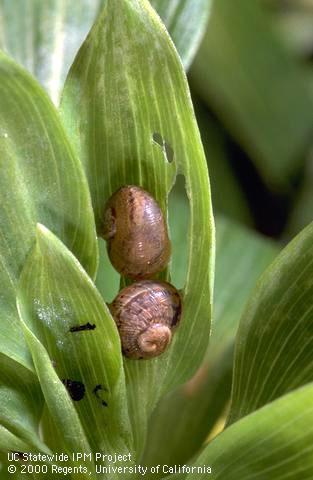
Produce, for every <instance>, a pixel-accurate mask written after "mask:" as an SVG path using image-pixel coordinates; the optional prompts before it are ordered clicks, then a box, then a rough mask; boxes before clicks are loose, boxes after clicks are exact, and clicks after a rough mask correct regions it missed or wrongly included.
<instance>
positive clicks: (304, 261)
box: [229, 223, 313, 422]
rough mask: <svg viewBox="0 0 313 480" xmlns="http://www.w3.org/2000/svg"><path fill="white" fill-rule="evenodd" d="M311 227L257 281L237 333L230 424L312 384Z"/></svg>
mask: <svg viewBox="0 0 313 480" xmlns="http://www.w3.org/2000/svg"><path fill="white" fill-rule="evenodd" d="M312 278H313V223H312V224H310V225H309V226H308V227H307V228H306V229H305V230H303V231H302V232H301V233H300V234H299V235H298V236H297V237H296V238H295V239H294V240H293V241H292V242H291V243H290V244H288V245H287V247H286V248H285V249H284V250H283V251H282V252H281V253H280V255H279V256H278V257H277V258H276V259H275V261H274V262H273V263H272V264H271V266H270V267H269V268H268V269H267V270H266V272H265V273H264V274H263V276H262V277H261V279H260V280H259V282H258V284H257V287H256V289H255V290H254V292H253V294H252V295H251V297H250V300H249V302H248V304H247V307H246V309H245V312H244V314H243V316H242V318H241V323H240V326H239V330H238V333H237V341H236V354H235V364H234V384H233V392H232V404H231V412H230V418H229V422H234V421H235V420H237V419H238V418H241V417H243V416H244V415H247V414H248V413H250V412H253V411H254V410H256V409H258V408H260V407H261V406H263V405H265V404H266V403H268V402H271V401H273V400H274V399H275V398H277V397H280V396H281V395H284V394H285V393H286V392H289V391H290V390H293V389H295V388H297V387H299V386H301V385H304V384H305V383H308V382H311V381H312V380H313V374H312V372H313V370H312V364H313V354H312V352H313V332H312V325H311V319H312V307H313V301H312V299H313V280H312Z"/></svg>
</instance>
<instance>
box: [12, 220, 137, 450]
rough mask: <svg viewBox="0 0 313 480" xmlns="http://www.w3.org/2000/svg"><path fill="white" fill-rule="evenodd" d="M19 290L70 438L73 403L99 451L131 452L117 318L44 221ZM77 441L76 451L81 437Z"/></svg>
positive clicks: (48, 389) (40, 365)
mask: <svg viewBox="0 0 313 480" xmlns="http://www.w3.org/2000/svg"><path fill="white" fill-rule="evenodd" d="M18 293H19V295H18V305H19V310H20V313H21V317H22V319H23V321H24V323H25V325H26V326H25V330H26V335H27V340H28V342H29V344H30V348H31V351H32V355H33V360H34V363H35V367H36V371H37V375H38V377H39V379H40V383H41V385H42V389H43V393H44V395H45V400H46V403H47V405H48V409H49V411H50V413H53V420H54V422H55V423H56V425H57V427H58V429H62V430H61V431H62V434H63V438H64V439H65V440H66V438H67V437H68V436H70V433H67V428H71V422H72V419H71V418H72V417H71V415H73V413H69V414H68V417H67V418H66V420H67V426H65V418H64V419H63V421H62V415H65V413H62V412H63V410H64V409H63V407H62V404H63V403H65V404H67V405H66V408H67V409H68V411H69V412H70V410H71V409H72V410H73V412H74V413H75V415H76V417H77V421H76V423H77V422H78V426H77V429H79V428H80V429H81V431H82V432H84V435H86V437H87V439H88V442H89V444H90V447H91V449H92V450H93V451H96V452H99V451H106V452H107V453H112V452H117V451H119V452H121V453H122V452H124V451H126V452H129V449H130V448H131V438H130V435H129V432H128V431H127V422H128V416H127V405H126V394H125V389H124V387H125V385H124V377H123V368H122V358H121V353H120V341H119V336H118V333H117V330H116V326H115V323H114V322H113V320H112V318H111V316H110V315H109V313H108V309H107V307H106V305H105V303H104V302H103V300H102V298H101V296H100V294H99V293H98V292H97V290H96V288H95V287H94V284H93V283H92V281H91V279H90V278H89V277H88V275H87V274H86V273H85V271H84V270H83V268H82V267H81V265H80V264H79V262H78V261H77V260H76V258H75V257H74V256H73V255H72V254H71V253H70V252H69V250H67V249H66V247H65V246H64V245H63V244H62V242H61V241H60V240H59V239H57V237H55V236H54V235H53V234H52V233H51V232H50V231H48V230H47V229H46V228H45V227H43V226H42V225H38V226H37V242H36V246H35V248H34V250H33V251H32V253H31V255H30V257H29V258H28V259H27V261H26V263H25V266H24V269H23V272H22V276H21V280H20V284H19V292H18ZM40 342H41V344H42V345H41V344H40ZM44 349H46V350H47V353H46V354H45V353H42V352H44ZM48 355H49V356H48ZM47 363H50V367H49V368H48V365H47ZM52 363H53V365H54V368H53V367H52ZM45 369H47V370H48V371H49V372H50V373H49V378H48V373H45V371H46V370H45ZM62 382H63V384H64V385H62ZM64 386H65V387H66V388H67V389H68V392H69V393H66V390H65V388H64ZM54 389H55V390H58V392H57V391H55V392H54ZM70 397H71V398H72V400H71V399H70ZM66 399H67V400H66ZM61 401H62V404H61V403H60V404H59V405H58V403H59V402H61ZM74 407H75V408H74ZM56 419H57V420H56ZM62 422H63V423H64V426H63V424H62ZM73 424H74V422H73ZM71 441H72V443H73V445H72V448H73V447H74V445H75V442H74V439H73V440H71ZM76 450H77V447H76ZM82 451H83V450H82Z"/></svg>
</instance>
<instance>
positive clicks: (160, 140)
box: [152, 132, 163, 148]
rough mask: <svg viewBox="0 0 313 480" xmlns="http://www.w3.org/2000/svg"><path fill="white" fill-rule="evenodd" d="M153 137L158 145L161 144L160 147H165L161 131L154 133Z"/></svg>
mask: <svg viewBox="0 0 313 480" xmlns="http://www.w3.org/2000/svg"><path fill="white" fill-rule="evenodd" d="M152 139H153V141H154V142H155V143H157V144H158V145H160V147H162V148H163V137H162V135H161V134H160V133H157V132H156V133H154V134H153V135H152Z"/></svg>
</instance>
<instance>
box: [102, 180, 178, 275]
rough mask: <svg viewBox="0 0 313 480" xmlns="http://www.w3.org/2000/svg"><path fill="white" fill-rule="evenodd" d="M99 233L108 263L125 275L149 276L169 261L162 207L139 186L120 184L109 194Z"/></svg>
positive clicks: (168, 244)
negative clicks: (106, 249) (108, 259)
mask: <svg viewBox="0 0 313 480" xmlns="http://www.w3.org/2000/svg"><path fill="white" fill-rule="evenodd" d="M100 235H102V236H103V237H104V239H105V240H106V241H107V248H108V255H109V258H110V260H111V263H112V264H113V266H114V267H115V268H116V270H117V271H118V272H119V273H121V274H122V275H124V276H126V277H129V278H132V279H134V280H139V279H143V278H149V277H151V276H153V275H154V274H155V273H158V272H160V271H162V270H163V269H164V268H165V267H166V265H167V263H168V261H169V258H170V254H171V245H170V240H169V237H168V233H167V226H166V222H165V220H164V217H163V213H162V210H161V208H160V206H159V204H158V203H157V201H156V200H155V199H154V198H153V197H152V196H151V195H150V194H149V193H148V192H146V191H145V190H143V189H142V188H140V187H137V186H134V185H127V186H124V187H121V188H120V189H119V190H117V191H116V192H115V193H114V194H113V195H112V196H111V197H110V198H109V200H108V202H107V204H106V206H105V210H104V216H103V225H102V228H101V231H100Z"/></svg>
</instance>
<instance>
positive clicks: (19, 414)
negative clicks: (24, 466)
mask: <svg viewBox="0 0 313 480" xmlns="http://www.w3.org/2000/svg"><path fill="white" fill-rule="evenodd" d="M0 365H1V368H0V425H1V426H2V427H5V428H6V429H7V430H9V431H10V434H12V435H13V434H14V435H16V436H17V437H19V439H20V441H24V442H26V443H27V445H28V447H29V448H30V447H32V448H35V449H38V450H40V451H47V448H46V447H45V445H43V443H42V441H41V440H40V438H39V429H38V425H39V421H40V415H41V411H42V405H43V400H42V394H41V390H40V387H39V385H38V380H37V377H36V376H35V375H34V374H33V373H32V372H30V371H29V370H28V369H26V368H25V367H23V366H22V365H20V364H18V363H17V362H14V361H13V360H11V359H10V358H9V357H7V356H5V355H3V354H0ZM0 438H3V437H2V435H0ZM4 438H6V436H4ZM4 445H5V442H4ZM4 448H5V451H8V450H14V448H13V447H12V446H10V443H9V441H8V442H7V445H6V446H5V447H2V446H1V444H0V451H2V450H3V449H4Z"/></svg>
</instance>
